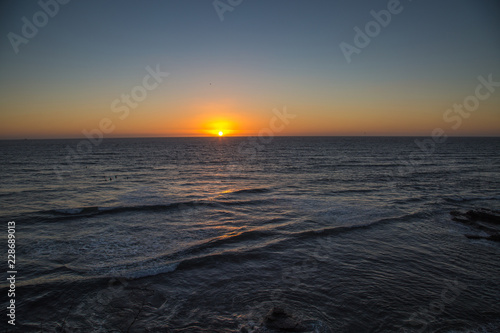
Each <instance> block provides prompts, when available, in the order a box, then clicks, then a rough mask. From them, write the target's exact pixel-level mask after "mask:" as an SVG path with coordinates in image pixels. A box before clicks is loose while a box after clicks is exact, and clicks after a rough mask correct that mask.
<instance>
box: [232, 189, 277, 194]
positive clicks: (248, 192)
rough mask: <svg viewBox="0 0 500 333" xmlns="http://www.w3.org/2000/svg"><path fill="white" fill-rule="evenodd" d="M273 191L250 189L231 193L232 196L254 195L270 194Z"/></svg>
mask: <svg viewBox="0 0 500 333" xmlns="http://www.w3.org/2000/svg"><path fill="white" fill-rule="evenodd" d="M270 191H271V190H270V189H268V188H248V189H243V190H238V191H234V192H231V194H253V193H268V192H270Z"/></svg>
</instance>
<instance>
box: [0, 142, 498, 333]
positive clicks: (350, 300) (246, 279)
mask: <svg viewBox="0 0 500 333" xmlns="http://www.w3.org/2000/svg"><path fill="white" fill-rule="evenodd" d="M415 139H416V138H410V137H276V138H273V139H272V140H271V139H268V140H266V142H261V141H259V139H258V138H236V137H222V138H155V139H106V140H103V141H102V142H101V143H100V144H99V145H97V146H93V149H92V152H91V153H88V154H74V153H73V154H72V153H71V150H74V151H76V149H77V145H78V143H79V142H80V141H81V140H22V141H0V153H1V154H0V170H1V171H0V177H1V178H0V184H1V188H0V209H1V211H0V216H1V220H2V221H3V222H2V223H3V224H4V228H3V230H4V232H3V233H2V236H1V237H2V246H3V248H4V253H5V251H6V249H7V240H6V239H7V238H6V236H7V222H8V221H15V222H16V268H17V271H18V274H17V276H16V277H17V279H16V288H17V290H16V331H18V332H270V331H269V330H266V329H265V328H264V327H263V325H262V320H263V318H264V317H265V315H266V313H268V312H269V310H270V309H271V308H273V307H276V306H279V307H283V308H285V309H286V310H287V311H289V312H290V313H293V314H294V316H295V317H296V318H297V319H298V320H301V321H302V322H303V323H305V325H306V326H307V327H308V331H307V332H464V333H465V332H500V243H499V242H493V241H489V240H484V239H469V238H467V237H465V235H466V234H477V235H481V233H482V231H478V230H476V229H474V228H472V227H469V226H467V225H464V224H461V223H458V222H455V221H452V220H451V218H450V211H453V210H468V209H475V208H489V209H496V210H498V209H500V154H499V152H500V138H448V139H447V140H446V142H444V143H441V144H435V146H434V147H429V151H431V150H433V152H432V153H423V152H422V151H421V149H420V148H419V146H418V145H417V144H416V143H415ZM418 140H422V138H418ZM268 141H269V142H268ZM82 147H83V146H82ZM82 147H80V148H82ZM431 148H432V149H431ZM82 149H83V148H82ZM80 150H81V149H80ZM411 154H413V155H411ZM410 156H412V157H410ZM412 163H413V164H412ZM55 170H57V171H58V172H55ZM4 258H5V259H4V260H5V265H4V267H6V264H7V262H6V256H5V257H4ZM4 271H5V272H6V271H7V268H5V269H4ZM5 272H4V274H3V275H4V276H5V275H6V273H5ZM0 287H1V290H0V292H1V293H2V307H3V308H4V310H3V313H4V315H3V316H2V317H3V318H2V320H1V322H0V328H2V331H4V330H5V331H13V330H12V329H11V328H10V327H9V325H7V319H8V318H6V316H5V307H4V306H6V304H7V302H6V298H5V297H4V294H5V295H6V294H7V289H8V287H7V283H6V280H5V279H2V283H1V285H0Z"/></svg>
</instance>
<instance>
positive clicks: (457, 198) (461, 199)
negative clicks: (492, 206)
mask: <svg viewBox="0 0 500 333" xmlns="http://www.w3.org/2000/svg"><path fill="white" fill-rule="evenodd" d="M443 199H444V200H445V201H447V202H452V203H457V202H468V201H479V200H500V195H492V196H487V197H480V196H477V197H472V196H470V197H461V196H453V197H447V198H443Z"/></svg>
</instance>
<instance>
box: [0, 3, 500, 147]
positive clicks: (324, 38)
mask: <svg viewBox="0 0 500 333" xmlns="http://www.w3.org/2000/svg"><path fill="white" fill-rule="evenodd" d="M44 2H50V1H44ZM222 2H227V1H222ZM389 2H390V1H355V2H354V1H347V0H339V1H322V0H317V1H305V0H304V1H299V0H275V1H264V0H261V1H257V0H243V1H242V2H241V4H239V5H238V6H236V7H234V8H233V10H232V11H227V12H225V13H224V21H221V20H220V19H219V16H218V14H217V12H216V10H215V8H214V6H213V3H212V1H195V0H182V1H181V0H178V1H118V0H109V1H97V0H90V1H78V0H72V1H70V2H69V3H68V4H64V5H60V8H59V12H58V13H57V14H56V15H55V16H54V17H52V18H50V19H49V20H48V23H47V24H46V25H45V26H43V27H41V28H39V31H38V33H37V35H36V36H35V37H33V38H31V39H29V41H28V43H27V44H21V45H19V52H18V53H17V54H16V53H15V52H14V50H13V47H12V45H11V42H10V41H9V38H8V37H7V35H8V33H10V32H13V33H16V34H18V35H22V31H21V29H22V26H23V22H22V20H21V19H22V17H27V18H28V19H29V20H30V21H32V19H33V15H34V14H35V13H36V12H38V11H40V10H41V8H40V6H39V4H38V2H37V1H23V2H20V1H14V0H8V1H4V2H3V3H2V5H0V10H1V13H2V14H1V15H2V17H1V20H0V21H1V23H0V34H1V35H2V36H3V37H2V41H1V47H0V87H1V92H0V94H1V95H0V97H1V100H2V102H1V104H0V114H1V115H0V119H1V122H2V124H3V125H2V127H1V128H0V130H2V133H3V134H2V137H4V138H11V137H12V138H14V137H25V136H28V137H80V136H81V130H82V129H84V128H88V127H91V126H93V125H92V124H95V123H98V122H99V120H100V119H101V118H102V117H105V116H107V115H109V114H110V110H109V104H110V102H111V101H113V100H114V99H115V98H116V97H117V96H118V97H119V96H120V94H122V93H124V92H127V91H130V89H131V88H132V87H133V86H135V85H137V84H138V83H140V82H141V80H142V77H143V76H144V74H145V68H146V67H147V66H152V67H154V66H156V65H157V64H160V65H161V68H163V69H164V70H165V71H168V72H169V73H170V76H169V77H168V79H167V80H165V81H166V82H164V83H163V84H162V85H161V86H160V87H159V88H158V89H157V90H155V91H153V92H151V94H150V95H148V98H147V100H146V101H145V102H144V103H143V104H142V105H141V106H140V108H138V109H137V112H136V113H135V114H134V115H133V116H132V117H130V119H127V120H126V121H125V122H123V123H121V124H120V126H117V130H116V132H115V133H111V134H110V135H111V136H139V135H140V136H144V135H146V136H147V135H151V136H170V135H173V136H178V135H191V134H193V133H195V132H196V131H197V126H200V124H199V123H197V122H196V121H194V119H202V118H203V119H206V118H210V117H211V116H212V117H214V118H221V117H222V118H224V117H226V118H228V119H229V121H230V122H233V123H234V126H235V127H236V128H238V129H239V130H241V133H249V134H252V133H254V132H258V129H259V127H262V126H263V125H264V124H265V123H266V121H267V119H268V118H269V114H270V110H271V109H272V108H274V107H281V106H283V105H286V106H287V107H288V108H289V109H292V110H295V112H296V113H297V114H299V115H300V116H301V118H302V119H303V120H302V121H301V122H300V124H299V123H297V124H295V125H294V124H292V125H291V126H290V127H289V128H287V130H286V131H285V132H284V133H283V134H289V135H345V134H352V135H357V134H362V133H368V134H374V135H384V134H409V135H414V134H418V135H425V134H426V133H428V132H429V131H430V130H432V128H433V127H436V126H440V125H442V119H441V116H442V113H443V112H444V110H445V109H446V108H447V107H449V106H450V105H451V104H452V103H455V102H461V101H462V100H463V98H464V97H466V96H467V95H469V94H471V93H472V92H473V91H474V87H475V86H476V84H477V77H478V76H479V75H483V76H485V75H488V74H490V73H493V77H496V78H498V79H497V80H498V81H500V38H499V37H500V36H499V35H500V20H498V17H500V4H499V3H498V1H493V0H486V1H472V0H471V1H466V0H458V1H451V0H445V1H425V0H420V1H416V0H415V1H408V0H406V1H401V2H400V6H401V7H402V8H403V9H402V11H401V13H399V14H397V15H392V18H391V22H390V24H389V25H388V26H387V27H385V28H382V29H381V31H380V34H378V35H377V36H375V37H373V38H372V40H371V42H370V44H369V45H368V46H367V47H366V48H364V49H362V50H361V53H360V54H354V55H353V56H352V62H351V63H348V62H347V61H346V59H345V57H344V55H343V53H342V51H341V49H340V47H339V44H340V43H341V42H347V43H350V44H353V39H354V35H355V32H354V30H353V28H354V27H355V26H358V27H360V28H361V29H364V26H365V24H366V23H368V22H369V21H371V20H373V17H372V16H371V15H370V11H371V10H375V11H377V12H378V11H380V10H383V9H387V6H388V3H389ZM499 96H500V91H499V92H498V93H497V94H495V95H493V96H492V97H491V98H490V99H488V100H487V101H485V102H484V103H482V105H481V108H480V110H479V111H481V112H477V113H475V114H474V119H471V120H470V121H469V122H468V123H467V124H464V126H463V127H462V128H461V129H460V130H459V131H458V132H456V134H464V135H467V134H471V135H480V134H489V135H498V134H500V127H499V126H500V125H497V126H494V125H493V124H494V123H495V122H496V123H497V124H500V117H499V114H498V112H500V110H499V108H498V106H499V105H500V102H499V101H500V97H499ZM214 105H215V106H214ZM217 105H220V106H221V107H220V108H219V109H217ZM210 113H212V115H211V114H210ZM183 115H184V116H185V117H184V118H183ZM389 118H394V119H395V120H394V121H396V120H397V121H398V123H399V124H400V127H397V126H396V125H395V124H391V121H389V120H388V119H389ZM200 121H201V120H200ZM356 121H357V124H358V125H359V128H356V126H355V125H356ZM160 122H165V126H164V127H163V128H162V127H158V126H156V125H155V124H158V123H160ZM134 124H135V125H134ZM175 124H178V126H177V127H176V125H175ZM245 124H248V126H246V127H245ZM370 124H376V126H375V125H373V126H372V125H370Z"/></svg>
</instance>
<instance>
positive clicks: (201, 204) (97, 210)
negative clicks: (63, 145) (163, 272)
mask: <svg viewBox="0 0 500 333" xmlns="http://www.w3.org/2000/svg"><path fill="white" fill-rule="evenodd" d="M265 204H269V201H268V200H230V201H228V200H193V201H182V202H175V203H168V204H155V205H131V206H117V207H98V206H91V207H77V208H62V209H51V210H45V211H38V212H34V213H30V214H29V215H35V217H36V218H37V219H36V220H42V221H44V220H45V221H46V220H47V219H49V220H56V221H58V220H66V219H75V218H86V217H93V216H97V215H104V214H121V213H130V212H165V211H173V210H184V209H197V208H221V207H227V206H255V205H265ZM17 220H22V221H24V220H29V221H34V220H35V219H33V216H28V217H24V218H23V216H20V217H18V218H17Z"/></svg>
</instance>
